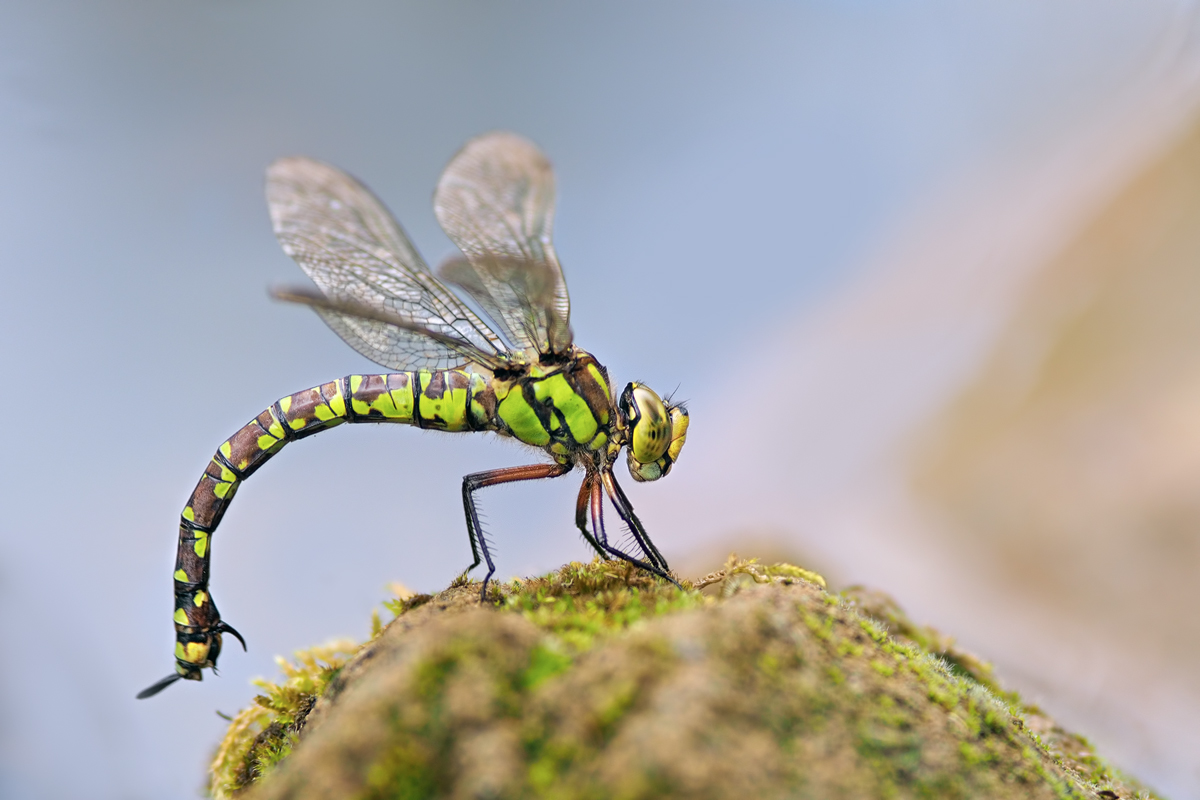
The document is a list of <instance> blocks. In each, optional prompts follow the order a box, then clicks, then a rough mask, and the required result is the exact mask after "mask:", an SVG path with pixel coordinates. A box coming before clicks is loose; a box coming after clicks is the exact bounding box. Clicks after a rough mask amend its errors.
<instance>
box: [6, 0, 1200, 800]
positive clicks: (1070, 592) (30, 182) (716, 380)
mask: <svg viewBox="0 0 1200 800" xmlns="http://www.w3.org/2000/svg"><path fill="white" fill-rule="evenodd" d="M1198 110H1200V27H1198V20H1197V13H1196V6H1195V4H1194V3H1192V2H1182V1H1178V0H1176V1H1173V0H1122V1H1121V2H1116V1H1109V2H1098V0H1086V2H1085V1H1084V0H1003V2H1000V1H999V0H997V1H996V2H990V1H989V2H975V3H970V4H962V3H950V2H911V3H905V4H895V3H883V2H807V3H791V4H782V3H780V4H767V3H763V4H755V5H748V4H732V3H721V4H718V3H704V2H694V1H689V2H659V3H654V4H645V3H633V2H624V3H623V2H616V3H608V4H605V5H604V6H603V7H602V8H601V7H594V6H593V7H588V6H584V5H571V6H562V5H559V4H551V3H549V2H520V3H517V2H491V3H486V4H485V3H480V2H442V3H438V4H436V5H433V4H417V3H394V2H387V3H384V2H346V3H339V4H336V5H329V4H322V3H315V2H282V1H281V0H280V1H278V2H259V1H258V0H241V1H238V0H219V1H216V0H214V1H211V2H190V3H170V4H165V3H146V2H141V3H136V2H112V1H109V0H105V1H104V2H87V3H84V2H75V3H69V2H63V3H56V4H38V3H32V2H16V3H6V4H4V5H3V6H2V7H0V270H3V275H4V280H5V287H6V288H5V289H4V291H3V292H2V293H0V330H2V331H3V338H2V341H3V345H2V346H0V366H2V368H3V372H2V374H3V375H4V376H5V378H6V379H7V380H8V385H9V390H8V391H7V393H6V396H7V398H8V399H7V402H6V404H5V407H6V413H5V417H6V419H7V420H8V424H7V426H6V431H5V436H4V442H5V450H6V456H5V458H4V459H3V463H2V464H0V499H2V500H3V503H2V506H0V630H2V631H3V634H4V639H5V642H6V645H7V647H6V655H5V658H4V659H3V661H2V662H0V705H2V707H3V709H4V712H3V714H0V797H5V798H8V797H13V798H71V797H89V798H113V799H114V800H115V799H116V798H187V797H194V796H196V795H197V794H198V793H199V792H200V791H201V787H202V786H203V783H204V768H205V765H206V763H207V761H208V758H209V756H210V752H211V748H212V747H213V746H214V744H215V742H216V741H217V740H218V738H219V736H220V734H221V732H222V730H223V728H224V724H225V723H224V721H223V720H221V719H220V718H219V717H218V716H217V713H216V712H217V711H222V712H225V713H232V712H234V711H236V710H237V709H238V708H240V707H242V706H243V705H245V704H246V703H247V702H248V701H249V699H250V698H251V697H252V696H253V694H254V689H253V687H251V686H250V684H249V683H248V681H249V679H250V678H251V677H253V676H256V675H264V676H272V675H274V674H275V666H274V663H273V657H274V656H275V655H276V654H287V653H290V652H291V651H293V650H295V649H298V648H302V647H307V646H310V645H313V644H316V643H319V642H321V641H324V640H327V639H330V638H333V637H335V636H341V635H352V636H357V637H363V636H365V635H366V634H367V631H368V625H369V618H370V613H371V610H372V608H375V607H377V606H378V603H379V602H380V601H381V600H383V599H384V598H385V597H386V596H387V591H386V588H385V587H386V585H387V584H388V583H389V582H391V581H401V582H403V583H404V584H406V585H408V586H410V587H412V588H414V589H418V590H427V591H428V590H436V589H438V588H441V587H444V586H445V585H446V583H447V582H448V581H449V580H450V579H451V578H452V577H453V576H454V575H456V574H457V573H458V572H459V571H460V570H461V569H462V568H463V567H464V566H465V565H466V564H467V563H468V562H469V548H468V546H467V541H466V534H465V531H464V524H463V521H462V516H461V505H460V501H459V498H458V492H459V486H460V477H461V476H462V475H463V474H465V473H467V472H472V471H477V470H482V469H489V468H493V467H499V466H508V465H512V464H516V463H528V462H529V461H530V460H531V456H530V454H529V453H527V452H525V451H524V450H523V449H521V448H519V447H516V446H514V445H512V444H511V443H508V444H506V443H504V442H499V441H497V440H495V439H494V438H491V437H484V436H476V437H472V436H462V437H456V436H450V435H445V434H442V435H438V434H434V433H422V432H419V431H416V430H413V429H407V428H392V427H375V426H356V427H353V428H349V427H347V428H340V429H338V431H337V432H336V433H329V434H327V435H325V436H321V437H317V438H315V439H310V440H307V441H305V442H304V443H302V444H298V445H294V446H293V447H291V448H288V450H287V452H286V453H285V454H282V455H281V456H280V457H279V458H277V459H275V460H274V461H272V462H271V464H270V466H269V467H268V468H266V469H264V470H263V471H262V472H260V473H258V474H257V475H256V476H255V477H254V479H253V480H252V481H251V482H250V483H249V485H248V486H246V487H243V489H242V491H241V492H240V493H239V496H238V499H237V502H236V503H234V504H233V506H232V510H231V512H230V513H229V514H228V516H227V517H226V519H225V521H224V523H223V525H222V526H221V529H220V531H219V532H218V534H217V536H216V537H215V538H216V541H215V550H214V557H213V576H214V578H213V584H212V585H213V591H214V596H215V598H216V600H217V602H218V604H219V605H220V608H221V610H222V613H223V615H224V616H225V617H226V618H227V619H228V620H229V621H230V622H231V623H232V624H233V625H235V626H236V627H237V628H238V629H239V630H240V631H241V632H242V633H243V634H244V635H245V636H246V638H247V640H248V641H249V644H250V652H249V653H248V654H243V653H241V652H240V650H236V649H235V650H230V651H228V653H227V654H226V655H225V656H224V657H223V659H222V670H221V676H220V678H217V679H214V678H212V677H208V678H207V679H206V680H205V681H204V682H203V683H202V684H186V685H182V686H175V687H173V688H171V689H170V690H169V691H167V692H165V693H164V694H163V695H161V696H159V697H156V698H154V699H153V700H151V701H145V702H137V701H135V700H134V699H133V696H134V694H135V693H136V692H137V691H138V690H139V689H141V688H143V687H144V686H146V685H148V684H150V683H151V682H153V681H154V680H156V679H158V678H159V677H161V676H162V675H165V674H167V673H168V672H169V671H170V670H171V668H172V658H171V651H172V646H173V633H172V626H171V621H170V615H171V571H172V563H173V559H174V546H175V536H176V524H177V523H176V521H177V517H178V513H179V510H180V508H181V507H182V505H183V503H184V501H185V500H186V499H187V497H188V494H189V493H190V492H191V489H192V487H193V485H194V483H195V481H196V479H197V477H198V476H199V474H200V472H201V470H202V469H203V467H204V465H205V463H206V462H207V460H208V459H209V457H210V455H211V453H212V451H213V450H214V449H215V447H216V446H217V445H218V444H220V442H222V441H223V440H224V439H225V437H227V436H228V435H229V434H230V433H232V432H233V431H234V430H235V429H236V428H237V427H239V426H240V425H242V424H243V423H244V422H246V421H247V420H248V419H250V418H251V417H252V416H254V415H255V414H257V413H258V412H259V411H261V410H262V408H264V407H265V406H266V405H268V404H269V403H271V402H273V401H274V400H275V399H276V398H278V397H280V396H281V395H284V394H287V393H290V392H293V391H296V390H298V389H301V388H304V387H307V386H310V385H313V384H316V383H319V382H322V381H326V380H330V379H332V378H334V377H338V376H341V375H345V374H346V373H348V372H351V371H371V370H372V366H371V365H370V364H369V363H368V362H366V361H365V360H364V359H362V358H361V357H360V356H358V355H357V354H355V353H354V352H353V351H351V350H350V349H349V348H348V347H346V346H345V345H343V344H342V343H341V342H340V340H338V339H337V337H336V336H334V335H333V334H332V333H331V332H329V331H328V330H327V329H325V327H324V326H323V325H322V324H321V323H320V321H319V320H318V319H317V318H316V317H315V316H314V315H312V314H311V313H309V312H307V311H306V310H304V309H298V308H292V307H286V306H280V305H278V304H275V303H272V302H271V301H269V300H268V298H267V296H266V287H267V286H269V285H271V284H276V283H286V282H292V283H295V282H297V281H299V280H300V279H301V278H302V275H301V273H300V271H299V270H298V268H296V267H295V266H294V265H293V264H292V263H291V261H290V260H289V259H287V257H286V256H284V255H283V253H282V252H281V251H280V249H279V247H278V245H277V244H276V242H275V241H274V238H273V236H272V234H271V231H270V225H269V222H268V219H267V214H266V208H265V203H264V201H263V198H262V174H263V170H264V168H265V167H266V165H267V164H268V163H269V162H270V161H271V160H273V159H274V158H277V157H279V156H281V155H287V154H305V155H311V156H314V157H318V158H321V159H323V160H326V161H329V162H332V163H334V164H337V165H339V166H341V167H343V168H345V169H347V170H349V171H350V172H352V173H354V174H356V175H358V176H359V177H360V178H362V179H363V180H364V181H365V182H366V183H368V184H369V185H370V186H371V187H372V188H373V189H374V190H375V191H376V193H377V194H379V195H380V196H381V197H382V198H383V199H384V200H385V201H386V202H387V203H388V204H389V206H390V207H391V208H392V210H393V211H394V212H395V213H396V215H397V216H398V218H399V219H400V220H402V222H403V224H404V226H405V227H406V229H407V230H408V232H409V234H410V236H411V237H412V238H413V240H414V242H415V243H416V245H417V246H418V248H419V249H420V250H422V252H423V253H424V254H425V256H426V258H427V259H428V260H430V261H434V262H436V261H439V260H440V259H441V258H442V257H444V256H445V255H447V254H448V253H449V252H450V250H451V246H450V244H449V242H448V240H447V239H446V238H445V237H444V235H443V234H442V233H441V232H440V231H439V230H438V228H437V225H436V223H435V221H434V218H433V214H432V212H431V209H430V196H431V193H432V190H433V187H434V185H435V182H436V180H437V177H438V174H439V173H440V171H441V169H442V167H443V166H444V165H445V163H446V161H447V160H448V159H449V158H450V156H451V155H452V154H453V153H454V152H455V151H456V150H457V148H458V147H459V146H461V145H462V144H463V143H464V142H465V141H466V140H467V139H468V138H469V137H471V136H473V135H475V134H478V133H480V132H483V131H486V130H490V129H494V128H511V129H514V130H516V131H519V132H520V133H522V134H524V135H526V136H528V137H530V138H532V139H534V140H535V141H537V142H539V143H540V144H541V145H542V147H543V148H544V149H545V151H546V152H547V153H548V155H549V156H550V158H551V159H552V160H553V161H554V163H555V167H556V170H557V174H558V180H559V198H560V202H559V207H558V208H559V212H558V218H557V231H556V243H557V249H558V252H559V254H560V256H561V258H562V261H563V264H564V268H565V271H566V276H567V280H568V283H569V286H570V289H571V297H572V303H573V307H572V310H573V324H574V329H575V332H576V338H577V341H578V342H579V343H580V344H581V345H582V346H583V347H585V348H587V349H588V350H590V351H592V352H594V353H595V354H596V355H597V356H598V357H599V358H600V360H601V361H602V362H603V363H605V364H606V365H607V366H608V367H609V370H610V372H611V373H612V375H613V377H614V381H616V382H617V383H619V384H622V385H623V384H624V382H626V381H628V380H630V379H634V378H637V379H640V380H644V381H646V382H648V383H650V384H651V385H652V386H655V387H657V388H658V389H659V391H660V392H664V393H665V392H670V391H672V390H674V389H675V388H676V386H678V387H679V390H678V395H677V396H678V397H683V398H687V399H689V400H690V408H691V412H692V429H691V434H690V436H689V442H688V446H687V448H686V449H685V450H684V453H683V456H682V459H681V461H680V463H679V465H678V466H677V467H676V468H675V470H674V471H673V472H672V474H671V476H670V478H669V479H667V480H664V481H661V482H659V483H657V484H650V485H636V486H631V485H630V484H632V481H630V480H628V479H627V478H626V479H624V483H625V485H626V488H627V490H628V491H629V493H630V495H631V498H632V500H633V501H634V503H635V504H636V506H637V508H638V511H639V513H640V515H641V516H642V519H643V520H644V522H645V523H646V526H647V527H648V529H649V530H650V531H651V533H652V535H653V536H654V538H655V540H656V542H657V543H658V544H659V545H660V547H661V549H662V550H663V552H664V554H665V555H666V556H667V558H668V560H670V561H671V563H672V565H673V566H674V567H676V568H677V569H678V570H679V571H680V572H682V573H684V574H691V575H697V574H701V573H703V572H706V571H708V570H711V569H714V568H716V566H718V565H719V564H720V562H721V561H722V560H723V559H724V557H725V556H726V555H727V554H728V552H729V551H730V550H737V551H738V552H739V553H740V554H742V555H745V556H751V555H762V556H764V557H774V558H788V559H790V560H793V561H798V562H799V563H802V564H804V565H806V566H809V567H811V568H814V569H817V570H819V571H822V572H824V573H825V574H827V575H828V576H829V578H830V579H831V582H832V583H833V585H834V587H835V588H837V587H842V586H846V585H849V584H852V583H864V584H867V585H870V586H871V587H873V588H877V589H882V590H884V591H887V592H889V593H891V594H893V595H894V596H895V597H896V598H897V599H898V600H899V602H900V603H901V604H902V605H903V606H904V607H905V608H906V609H907V610H908V611H909V612H910V613H911V614H912V616H913V617H914V618H915V619H917V620H920V621H922V622H926V623H930V624H933V625H935V626H938V627H939V628H941V629H943V630H945V631H947V632H950V633H953V634H955V635H956V636H957V637H958V638H959V642H960V643H961V644H962V645H963V646H965V647H967V648H968V649H972V650H974V651H976V652H977V653H979V654H980V655H981V656H983V657H985V658H987V659H990V660H992V661H994V662H995V663H996V664H997V667H998V671H999V675H1000V677H1001V679H1002V680H1003V681H1004V682H1005V683H1007V684H1008V685H1010V686H1012V687H1014V688H1017V689H1019V690H1021V691H1022V692H1024V693H1025V694H1026V696H1027V697H1028V698H1029V699H1031V700H1033V701H1036V702H1038V703H1040V704H1041V705H1042V706H1043V707H1044V708H1045V709H1046V710H1047V711H1048V712H1049V713H1051V714H1052V715H1055V716H1056V717H1058V718H1059V719H1060V720H1061V721H1062V722H1064V723H1065V724H1067V725H1069V726H1072V727H1074V728H1075V729H1077V730H1079V731H1081V732H1083V733H1085V734H1087V735H1088V736H1090V737H1091V738H1092V740H1093V741H1094V742H1095V743H1096V745H1097V747H1098V749H1099V751H1100V753H1101V754H1103V755H1104V756H1106V757H1107V758H1109V759H1111V760H1112V761H1114V762H1115V763H1116V764H1118V765H1119V766H1121V767H1123V768H1125V769H1127V770H1129V771H1131V772H1132V773H1133V774H1135V775H1137V776H1139V777H1140V778H1142V779H1143V780H1145V781H1147V782H1149V783H1150V784H1151V785H1153V786H1155V787H1157V788H1158V789H1159V790H1161V791H1163V792H1164V793H1166V794H1168V795H1170V796H1172V797H1175V798H1183V797H1200V759H1197V758H1196V753H1197V752H1200V725H1197V724H1196V720H1197V718H1198V717H1200V615H1197V614H1196V613H1195V612H1194V609H1195V608H1196V607H1197V606H1198V605H1200V580H1197V576H1198V575H1200V347H1198V346H1197V343H1198V342H1200V117H1198V116H1197V113H1196V112H1197V111H1198ZM623 474H624V472H623V470H622V475H623ZM576 488H577V483H576V482H575V481H573V480H563V481H558V482H548V483H540V484H535V485H524V486H515V487H511V488H507V489H497V490H490V491H489V492H487V493H485V494H484V495H483V501H484V507H485V509H486V511H487V512H488V516H489V529H490V531H491V532H492V535H493V537H494V539H495V542H496V547H497V550H498V562H499V563H498V566H499V576H501V577H507V576H512V575H523V574H532V573H536V572H539V571H545V570H549V569H551V568H554V567H556V566H558V565H560V564H562V563H563V562H564V561H568V560H571V559H582V558H587V557H588V550H587V548H586V546H585V545H584V543H583V542H582V541H581V540H580V538H579V537H578V535H577V534H576V533H575V532H574V529H573V526H572V518H573V508H574V506H573V499H574V494H575V491H576Z"/></svg>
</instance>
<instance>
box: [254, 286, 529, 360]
mask: <svg viewBox="0 0 1200 800" xmlns="http://www.w3.org/2000/svg"><path fill="white" fill-rule="evenodd" d="M271 296H272V297H274V298H275V299H276V300H283V301H285V302H288V303H299V304H300V305H306V306H308V307H309V308H311V309H312V310H314V311H316V312H317V314H318V315H320V317H321V319H323V320H325V323H326V324H327V325H329V327H330V328H333V330H334V332H336V333H337V334H338V335H339V336H341V337H342V338H343V339H347V333H346V332H347V331H348V332H349V333H351V334H353V335H356V336H361V335H363V332H364V331H365V332H369V333H373V334H377V335H378V336H386V335H394V333H395V332H396V331H393V330H390V329H396V330H398V331H399V332H407V333H411V334H413V335H414V337H415V339H414V342H419V343H423V347H424V348H425V349H424V351H422V352H419V353H416V356H417V357H422V358H425V359H427V360H430V361H432V360H434V359H444V358H445V357H446V354H447V353H453V354H456V356H457V359H458V363H459V364H479V365H481V366H484V367H487V368H488V369H491V370H496V369H501V368H503V367H506V366H511V364H512V362H510V361H509V360H508V359H506V358H500V357H496V356H492V355H489V354H488V353H485V352H483V351H481V350H480V349H479V348H477V347H476V346H475V345H473V344H471V343H470V342H468V341H466V340H465V339H462V338H460V337H458V336H455V335H450V334H443V333H438V332H437V331H432V330H429V329H428V328H425V327H424V326H422V325H420V324H419V323H416V322H413V321H412V320H411V319H406V318H404V317H402V316H400V315H398V314H394V313H392V312H390V311H386V310H380V309H377V308H371V307H369V306H365V305H362V304H361V303H358V302H355V301H353V300H331V299H330V298H329V297H326V296H325V295H323V294H321V293H320V292H318V291H316V290H314V289H309V288H307V287H301V288H296V289H287V288H282V289H272V290H271ZM347 340H348V339H347ZM411 361H412V359H411V358H410V363H411Z"/></svg>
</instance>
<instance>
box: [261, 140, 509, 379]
mask: <svg viewBox="0 0 1200 800" xmlns="http://www.w3.org/2000/svg"><path fill="white" fill-rule="evenodd" d="M267 205H268V207H269V208H270V212H271V222H272V224H273V226H274V228H275V235H276V237H278V239H279V242H280V244H281V245H283V250H284V252H286V253H287V254H288V255H289V256H291V257H292V258H293V259H295V260H296V263H297V264H299V265H300V267H301V268H302V269H303V270H304V271H305V272H306V273H308V276H309V277H310V278H312V280H313V282H314V283H315V284H316V285H317V287H318V288H319V289H320V290H321V293H322V294H324V295H325V296H326V297H327V298H329V299H330V300H331V301H332V303H333V306H334V307H336V306H337V305H338V304H346V307H349V308H358V309H363V310H365V309H373V310H375V311H377V312H379V315H380V318H378V319H371V318H369V317H368V316H360V315H354V314H346V313H342V312H339V311H336V310H330V309H320V308H318V309H317V311H318V313H319V314H320V315H321V317H322V319H324V320H325V322H326V323H327V324H328V325H329V326H330V327H331V328H333V330H334V331H335V332H336V333H337V334H338V336H340V337H342V339H344V340H345V341H346V343H347V344H349V345H350V346H351V347H353V348H354V349H355V350H357V351H358V352H360V353H362V354H363V355H364V356H366V357H367V358H369V359H371V360H372V361H374V362H376V363H378V364H382V365H383V366H385V367H389V368H391V369H397V370H407V369H418V368H429V369H449V368H453V367H459V366H462V365H464V364H466V363H467V362H469V361H481V362H493V361H496V360H497V359H500V360H503V359H504V358H505V357H506V356H507V355H508V352H507V348H506V347H505V345H504V343H503V342H502V341H501V340H500V337H499V336H497V335H496V334H495V333H494V332H493V331H492V330H491V329H489V328H488V326H487V325H485V324H484V323H483V321H482V320H480V319H479V317H478V316H477V315H476V314H475V313H474V312H472V311H471V310H470V309H469V308H468V307H467V306H466V305H464V304H463V302H462V301H461V300H459V299H458V298H457V297H456V296H455V295H454V294H453V293H452V292H451V291H450V290H449V289H447V288H446V287H445V286H444V285H443V284H442V283H441V282H440V281H438V280H437V278H435V277H434V276H433V274H432V273H431V272H430V271H429V268H428V267H427V266H426V265H425V262H424V261H422V260H421V257H420V255H418V254H417V251H416V250H415V249H413V246H412V245H411V244H410V243H409V241H408V238H407V237H406V236H405V235H404V231H402V230H401V229H400V226H399V225H398V224H397V223H396V221H395V220H394V219H393V218H392V216H391V214H389V213H388V211H387V209H386V208H384V207H383V204H382V203H380V202H379V200H378V199H376V197H375V196H374V195H373V194H371V192H370V191H369V190H368V189H367V188H366V187H365V186H363V185H362V184H361V183H359V182H358V181H356V180H355V179H354V178H352V177H350V176H349V175H347V174H346V173H344V172H342V171H341V170H339V169H337V168H335V167H331V166H329V165H328V164H323V163H321V162H319V161H314V160H312V159H309V158H284V159H280V160H279V161H276V162H275V163H274V164H272V165H271V166H270V168H268V170H267ZM384 319H389V320H393V321H395V320H399V321H403V323H404V324H403V325H397V324H393V323H392V322H385V321H383V320H384ZM430 332H431V333H433V334H436V335H437V336H440V337H444V339H442V340H439V339H438V338H435V337H431V336H429V335H427V334H428V333H430ZM451 340H453V341H459V342H463V343H464V344H465V345H466V346H468V347H469V348H472V349H473V351H474V352H473V353H471V354H466V353H464V352H463V351H462V349H461V348H459V349H456V348H453V347H450V346H448V345H447V343H446V342H447V341H451ZM476 354H477V357H476Z"/></svg>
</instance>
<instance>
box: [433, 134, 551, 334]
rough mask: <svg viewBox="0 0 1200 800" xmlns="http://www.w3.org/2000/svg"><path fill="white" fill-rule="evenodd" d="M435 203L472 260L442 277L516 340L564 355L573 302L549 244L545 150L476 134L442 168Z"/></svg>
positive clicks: (503, 136)
mask: <svg viewBox="0 0 1200 800" xmlns="http://www.w3.org/2000/svg"><path fill="white" fill-rule="evenodd" d="M433 208H434V212H435V213H436V214H437V218H438V222H440V223H441V225H442V229H443V230H445V231H446V235H448V236H449V237H450V239H451V240H453V242H454V243H455V244H456V245H458V248H459V249H460V250H462V252H463V255H465V256H466V258H467V265H464V264H462V263H457V262H454V261H452V262H450V264H448V265H447V266H446V267H445V268H443V270H442V274H443V276H445V277H446V279H447V280H450V281H452V282H453V283H455V284H456V285H458V286H460V287H462V288H463V289H464V290H465V291H467V292H468V293H469V294H470V295H471V296H472V297H473V298H475V300H476V301H477V302H478V303H479V304H480V306H481V307H483V308H484V310H485V311H487V313H488V315H489V316H492V317H493V318H494V319H495V320H496V323H497V325H498V326H499V327H501V328H502V329H503V330H504V332H505V335H506V336H509V337H510V339H511V341H512V343H513V344H514V345H516V346H518V347H523V348H533V349H534V350H536V351H537V352H539V353H553V354H565V353H567V352H568V351H569V350H570V348H571V340H572V336H571V324H570V317H571V301H570V299H569V298H568V297H567V283H566V281H565V280H564V279H563V274H562V268H561V267H560V266H559V264H558V257H557V256H556V255H555V253H554V245H553V243H552V242H551V233H552V228H553V224H554V172H553V170H552V169H551V167H550V162H549V161H548V160H547V159H546V157H545V156H544V155H542V153H541V151H540V150H538V149H537V147H536V146H534V145H533V144H532V143H531V142H529V141H528V140H526V139H523V138H521V137H520V136H517V135H515V134H512V133H505V132H495V133H488V134H484V135H483V136H480V137H478V138H476V139H472V140H471V141H470V142H468V143H467V145H466V147H464V148H463V149H462V150H460V151H459V153H458V155H456V156H455V157H454V158H453V159H452V160H451V161H450V164H449V165H448V166H447V167H446V170H445V172H443V173H442V178H441V180H440V181H439V182H438V188H437V193H436V194H435V195H434V198H433ZM468 265H469V267H468Z"/></svg>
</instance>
